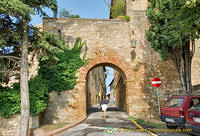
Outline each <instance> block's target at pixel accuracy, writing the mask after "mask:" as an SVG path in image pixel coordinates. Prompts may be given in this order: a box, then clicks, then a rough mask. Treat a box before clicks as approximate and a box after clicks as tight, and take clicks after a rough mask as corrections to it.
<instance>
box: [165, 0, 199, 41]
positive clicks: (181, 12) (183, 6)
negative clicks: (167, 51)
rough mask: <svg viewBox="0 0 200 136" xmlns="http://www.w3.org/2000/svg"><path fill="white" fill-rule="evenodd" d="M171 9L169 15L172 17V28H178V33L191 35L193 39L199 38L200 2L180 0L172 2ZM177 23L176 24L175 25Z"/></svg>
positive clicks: (197, 0) (196, 0)
mask: <svg viewBox="0 0 200 136" xmlns="http://www.w3.org/2000/svg"><path fill="white" fill-rule="evenodd" d="M171 2H173V5H174V6H173V7H172V9H171V10H170V11H169V14H171V15H173V18H174V19H173V21H172V23H173V26H174V27H177V28H179V31H178V33H179V34H182V33H185V34H189V35H192V36H193V38H199V37H200V10H199V7H200V1H199V0H181V1H178V2H177V1H172V0H171ZM177 22H178V23H177Z"/></svg>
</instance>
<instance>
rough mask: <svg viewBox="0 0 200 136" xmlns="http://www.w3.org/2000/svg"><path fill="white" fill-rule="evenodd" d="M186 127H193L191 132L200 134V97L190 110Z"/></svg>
mask: <svg viewBox="0 0 200 136" xmlns="http://www.w3.org/2000/svg"><path fill="white" fill-rule="evenodd" d="M186 122H187V123H186V124H185V127H186V128H189V129H192V132H190V133H191V134H194V135H199V136H200V99H198V101H196V103H195V104H194V106H192V107H191V109H189V110H188V112H187V116H186Z"/></svg>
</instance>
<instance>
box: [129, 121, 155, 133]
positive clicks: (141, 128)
mask: <svg viewBox="0 0 200 136" xmlns="http://www.w3.org/2000/svg"><path fill="white" fill-rule="evenodd" d="M131 121H132V122H133V123H134V124H135V125H136V126H137V127H139V128H140V129H142V130H145V129H144V128H143V127H142V126H140V125H139V124H138V123H137V122H136V121H135V120H132V119H131ZM145 131H146V132H148V133H149V134H151V135H152V136H158V135H156V134H154V133H152V132H150V131H148V130H145Z"/></svg>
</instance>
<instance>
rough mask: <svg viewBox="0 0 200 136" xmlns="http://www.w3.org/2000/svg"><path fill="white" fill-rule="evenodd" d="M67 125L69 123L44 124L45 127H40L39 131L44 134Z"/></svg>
mask: <svg viewBox="0 0 200 136" xmlns="http://www.w3.org/2000/svg"><path fill="white" fill-rule="evenodd" d="M67 124H69V122H62V123H57V124H46V125H43V126H41V129H42V130H43V131H44V132H45V133H46V132H49V131H52V130H55V129H58V128H61V127H64V126H66V125H67Z"/></svg>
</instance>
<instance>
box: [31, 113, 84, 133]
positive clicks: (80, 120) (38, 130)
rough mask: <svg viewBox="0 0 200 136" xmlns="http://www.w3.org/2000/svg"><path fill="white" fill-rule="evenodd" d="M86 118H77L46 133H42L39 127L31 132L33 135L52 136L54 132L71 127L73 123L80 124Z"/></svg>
mask: <svg viewBox="0 0 200 136" xmlns="http://www.w3.org/2000/svg"><path fill="white" fill-rule="evenodd" d="M86 118H87V117H85V118H83V119H79V120H77V121H75V122H74V123H71V124H69V125H67V126H64V127H62V128H58V129H55V130H53V131H50V132H48V133H44V132H43V131H42V129H41V128H38V129H36V130H34V133H33V134H34V136H53V135H55V134H57V133H59V132H61V131H64V130H65V129H68V128H71V127H73V126H75V125H78V124H80V123H81V122H83V121H84V120H85V119H86Z"/></svg>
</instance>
